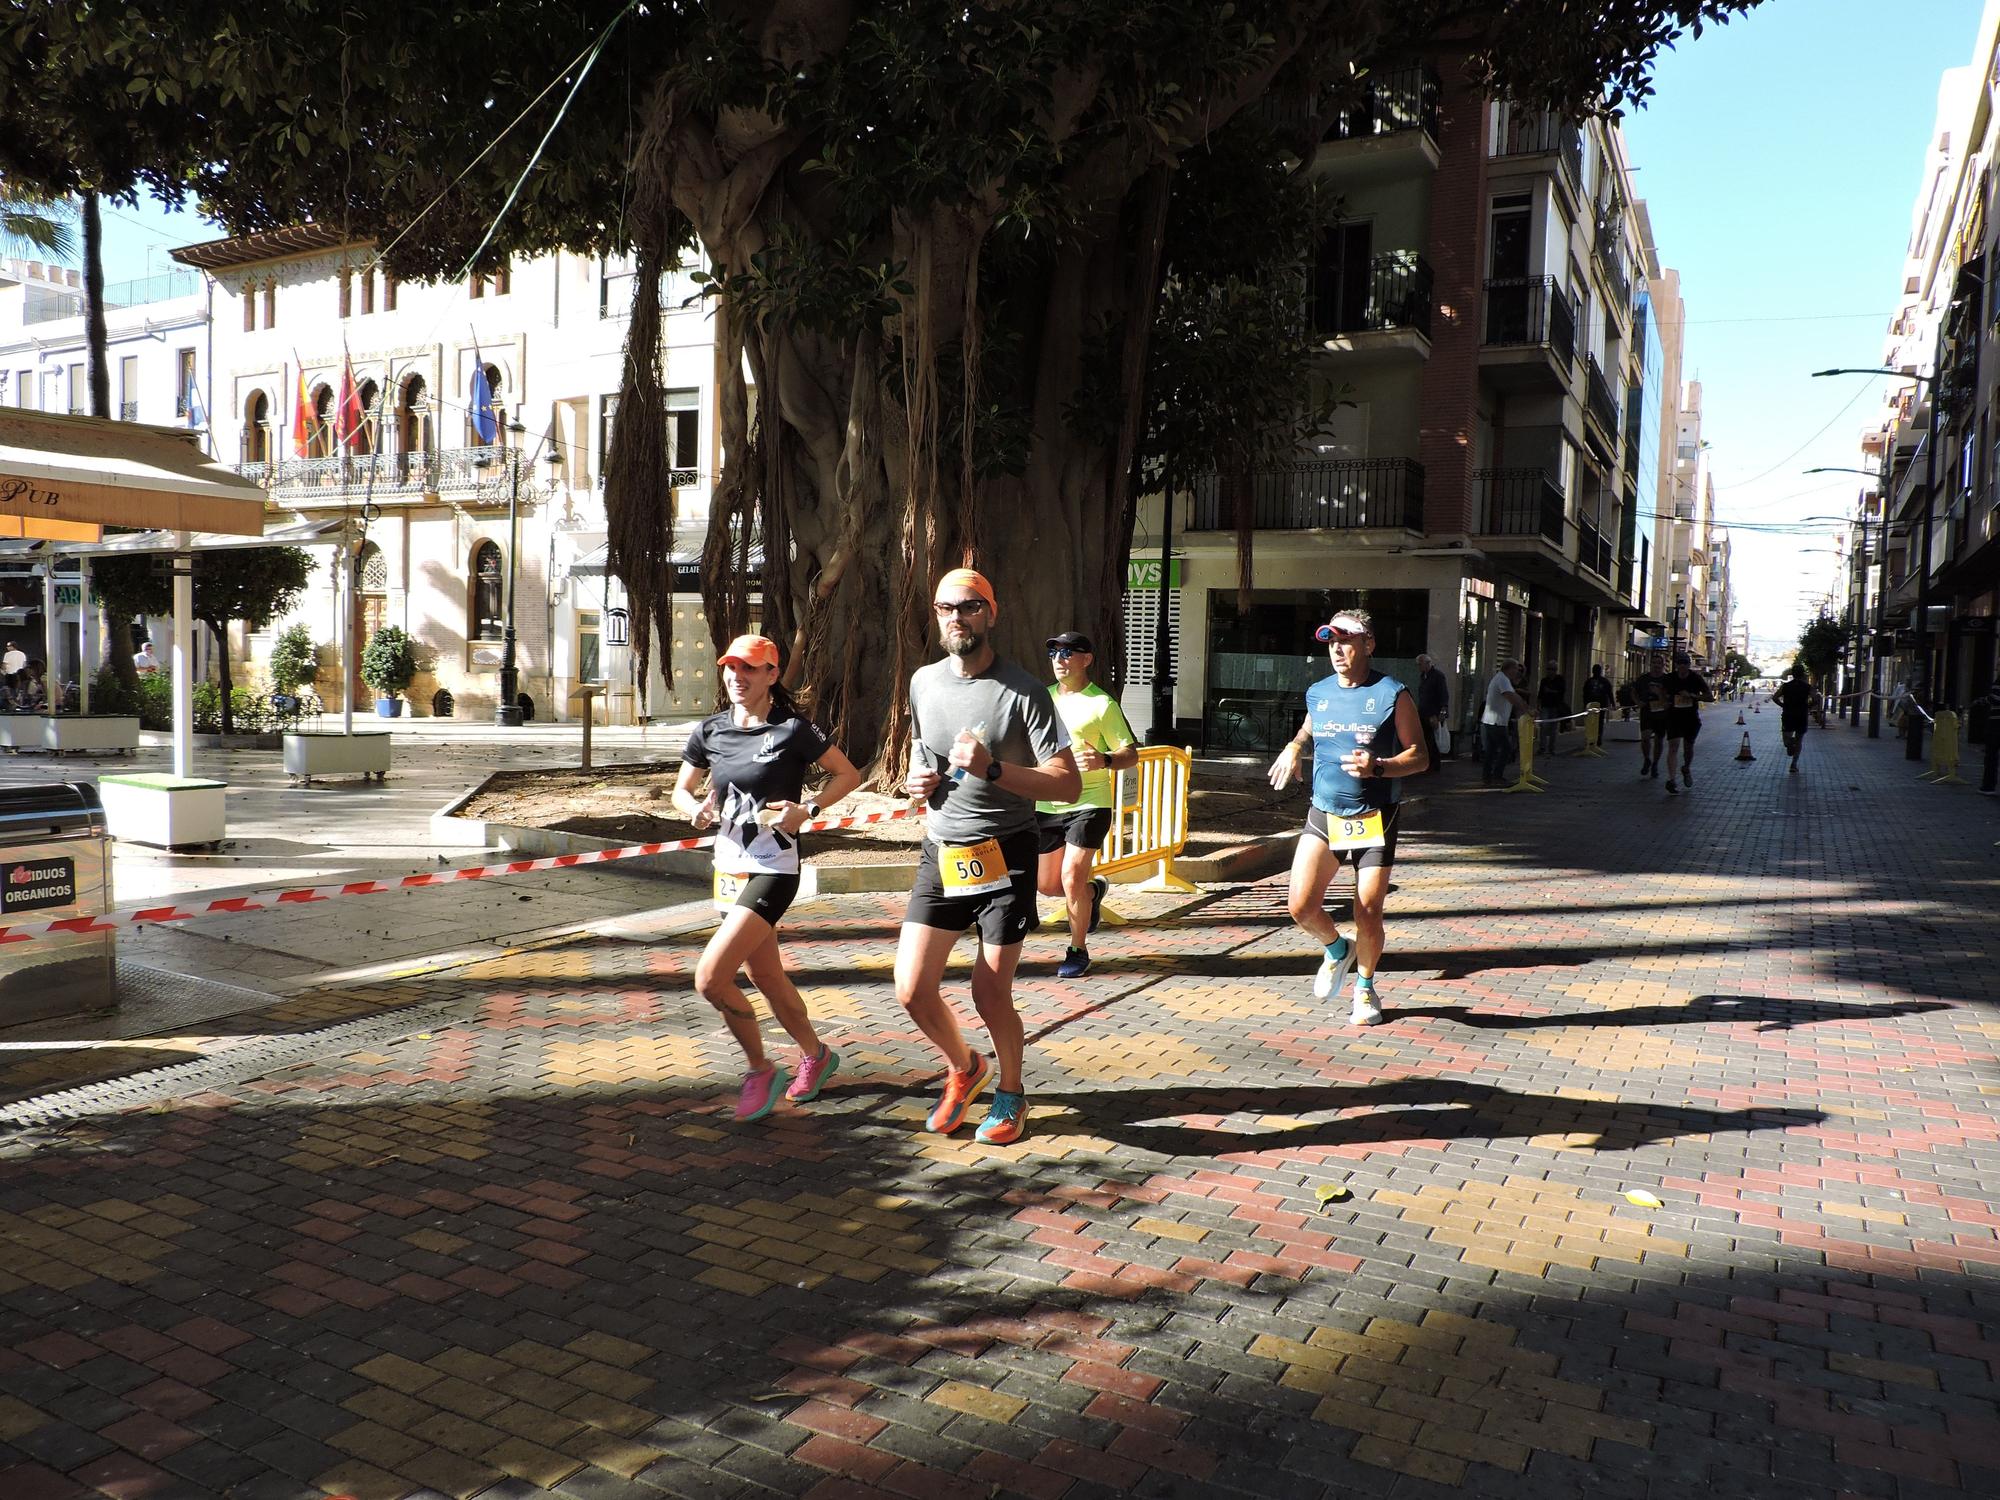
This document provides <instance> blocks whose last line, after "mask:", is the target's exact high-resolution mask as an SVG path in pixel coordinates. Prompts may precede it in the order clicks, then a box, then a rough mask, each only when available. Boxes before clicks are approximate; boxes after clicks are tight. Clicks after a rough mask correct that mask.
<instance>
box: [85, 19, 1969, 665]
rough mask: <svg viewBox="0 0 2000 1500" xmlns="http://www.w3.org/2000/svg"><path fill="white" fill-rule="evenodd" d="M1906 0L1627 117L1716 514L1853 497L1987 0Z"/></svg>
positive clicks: (1774, 593) (1692, 48)
mask: <svg viewBox="0 0 2000 1500" xmlns="http://www.w3.org/2000/svg"><path fill="white" fill-rule="evenodd" d="M1918 9H1919V10H1920V13H1921V15H1922V24H1915V23H1910V22H1907V21H1897V22H1893V23H1892V22H1891V21H1890V19H1889V16H1890V15H1891V8H1888V7H1885V6H1884V4H1883V3H1882V0H1765V3H1764V4H1763V5H1762V6H1760V7H1758V8H1757V9H1756V10H1753V11H1751V12H1750V13H1749V14H1748V15H1746V16H1742V17H1739V18H1738V19H1736V20H1735V21H1732V22H1731V23H1730V24H1729V25H1727V26H1720V27H1715V28H1713V29H1711V30H1709V31H1708V32H1706V34H1704V35H1703V36H1702V37H1701V38H1700V39H1699V40H1692V39H1687V38H1683V39H1682V42H1681V45H1680V46H1679V47H1678V48H1676V49H1675V50H1674V51H1672V52H1670V53H1668V54H1667V55H1666V56H1665V57H1663V58H1662V59H1661V61H1660V63H1659V66H1658V68H1657V70H1656V72H1655V79H1656V89H1655V93H1654V97H1653V101H1652V103H1651V104H1650V105H1649V106H1648V107H1647V108H1646V109H1644V110H1642V111H1639V112H1637V113H1635V114H1633V115H1631V116H1630V117H1629V118H1628V119H1627V120H1626V122H1625V130H1626V139H1627V144H1628V147H1629V150H1630V155H1631V160H1632V164H1633V166H1634V167H1635V168H1637V173H1636V176H1635V177H1634V180H1633V182H1634V191H1635V192H1636V193H1637V194H1638V195H1639V196H1641V197H1643V198H1645V199H1646V200H1647V204H1648V206H1649V208H1650V211H1651V213H1652V220H1653V231H1654V236H1655V238H1656V240H1657V241H1658V244H1659V249H1660V254H1661V257H1662V259H1663V260H1664V261H1665V263H1666V264H1668V265H1670V266H1673V267H1674V268H1675V269H1677V270H1678V271H1679V272H1680V273H1681V289H1682V295H1683V296H1684V297H1685V298H1686V300H1687V308H1688V327H1687V336H1686V374H1687V376H1688V378H1690V379H1699V380H1700V381H1701V382H1702V386H1703V392H1704V403H1703V404H1704V406H1705V407H1706V409H1707V425H1706V429H1705V436H1706V437H1707V439H1708V440H1709V441H1710V442H1711V443H1713V444H1714V449H1713V452H1712V454H1711V459H1712V462H1713V464H1714V469H1715V476H1716V496H1717V514H1718V515H1719V516H1720V517H1721V518H1722V519H1724V520H1725V521H1729V520H1735V521H1751V522H1768V521H1786V520H1794V519H1797V518H1800V517H1804V516H1807V515H1813V514H1835V513H1845V512H1847V511H1849V510H1850V509H1851V507H1852V504H1853V497H1854V494H1855V485H1858V484H1859V483H1860V482H1861V481H1860V478H1859V476H1840V475H1815V476H1808V475H1806V474H1804V473H1803V472H1802V471H1803V470H1805V469H1807V468H1810V467H1812V466H1814V465H1816V464H1855V463H1858V462H1860V454H1859V450H1858V448H1857V438H1858V435H1859V433H1860V431H1861V428H1862V425H1863V423H1864V422H1865V421H1866V420H1867V419H1868V418H1870V417H1871V416H1872V415H1873V413H1874V412H1875V410H1876V408H1877V406H1878V400H1879V392H1880V389H1881V385H1882V382H1880V381H1871V380H1868V379H1866V378H1864V377H1861V376H1841V377H1837V378H1834V379H1828V380H1814V379H1811V378H1810V372H1811V371H1813V370H1817V369H1823V368H1826V367H1828V366H1832V365H1872V364H1875V363H1876V362H1877V361H1878V360H1879V359H1880V358H1881V345H1882V335H1883V331H1884V329H1885V327H1886V325H1887V323H1888V319H1889V314H1890V312H1891V310H1892V308H1893V305H1894V302H1895V299H1896V295H1897V290H1898V286H1899V284H1900V282H1901V279H1902V271H1903V250H1904V245H1905V242H1906V240H1907V239H1908V236H1909V228H1910V212H1911V205H1912V202H1913V200H1914V197H1915V194H1916V188H1917V179H1918V175H1919V172H1920V170H1921V168H1922V164H1923V153H1924V146H1925V141H1926V138H1927V136H1928V134H1929V131H1930V127H1931V122H1932V119H1933V115H1934V112H1935V109H1936V103H1937V85H1938V75H1939V74H1940V73H1942V72H1943V71H1944V69H1946V68H1949V67H1956V66H1959V65H1962V64H1964V63H1966V62H1967V61H1969V60H1970V58H1971V54H1972V47H1973V42H1974V38H1975V35H1976V32H1977V29H1978V23H1979V11H1980V0H1922V4H1921V6H1920V7H1919V8H1918ZM112 212H113V216H112V217H110V218H109V219H107V221H106V234H105V240H106V251H107V254H106V275H107V277H108V278H109V279H111V280H113V281H117V280H123V279H126V278H129V277H138V276H144V275H147V274H150V273H151V272H155V271H160V270H164V269H167V268H168V266H169V265H170V262H168V261H167V259H166V251H167V250H168V249H169V248H171V247H172V246H174V245H180V244H187V243H190V242H192V241H196V240H201V239H206V238H210V237H212V236H214V235H215V234H216V233H218V232H219V231H217V230H216V229H214V228H213V227H212V226H210V225H207V224H205V223H203V222H202V221H201V220H200V219H199V218H198V217H197V216H195V215H194V214H192V213H185V212H184V213H170V212H168V211H167V210H164V209H162V208H160V207H159V206H158V205H156V204H150V203H147V204H141V205H139V206H138V207H137V208H132V209H116V210H113V211H112ZM1843 408H1844V409H1843ZM1850 480H1852V483H1850V482H1849V481H1850ZM1827 535H1830V533H1827ZM1733 536H1734V545H1735V557H1736V562H1735V570H1734V578H1735V585H1736V595H1737V599H1738V610H1737V619H1738V620H1739V621H1742V620H1745V619H1747V620H1748V621H1749V623H1750V628H1751V631H1752V633H1753V635H1755V636H1759V637H1764V638H1769V639H1774V640H1777V641H1781V642H1784V641H1790V640H1791V639H1793V638H1795V636H1796V634H1797V631H1798V627H1799V625H1800V624H1801V623H1802V622H1803V619H1804V617H1805V612H1806V610H1807V607H1808V606H1807V603H1806V601H1805V600H1803V599H1802V598H1801V597H1800V596H1801V593H1802V591H1807V590H1814V591H1817V590H1821V589H1824V588H1825V587H1826V584H1827V581H1828V578H1829V576H1830V574H1831V571H1832V568H1833V566H1834V558H1833V557H1832V556H1831V555H1830V554H1829V553H1825V552H1815V551H1809V550H1805V549H1809V548H1818V547H1828V546H1831V545H1832V544H1831V542H1830V541H1829V540H1827V539H1826V538H1825V536H1821V537H1801V536H1782V537H1780V536H1770V535H1765V536H1759V535H1758V534H1756V533H1754V532H1751V531H1748V530H1741V529H1739V530H1737V531H1736V532H1735V533H1734V534H1733Z"/></svg>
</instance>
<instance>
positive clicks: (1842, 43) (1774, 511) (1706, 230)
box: [1625, 0, 1980, 640]
mask: <svg viewBox="0 0 2000 1500" xmlns="http://www.w3.org/2000/svg"><path fill="white" fill-rule="evenodd" d="M1979 12H1980V0H1923V3H1922V4H1921V5H1919V6H1915V7H1912V9H1911V11H1910V12H1909V13H1907V14H1906V15H1904V16H1903V17H1902V18H1901V19H1892V18H1893V17H1894V15H1895V8H1894V7H1890V6H1885V5H1884V4H1883V3H1882V0H1765V4H1763V5H1762V6H1760V7H1759V8H1758V9H1756V10H1753V11H1751V12H1750V13H1749V14H1748V15H1746V16H1742V17H1739V18H1738V19H1736V20H1734V21H1732V22H1731V23H1730V24H1729V25H1727V26H1722V27H1717V28H1715V29H1713V30H1710V31H1707V32H1705V33H1704V34H1703V35H1702V37H1701V38H1700V39H1699V40H1690V39H1687V38H1683V39H1682V42H1681V45H1680V46H1679V47H1678V48H1677V49H1676V50H1675V51H1673V52H1672V53H1670V54H1668V55H1667V56H1666V57H1664V58H1663V59H1662V60H1661V62H1660V64H1659V67H1658V68H1657V69H1656V70H1655V73H1654V79H1655V94H1654V98H1653V101H1652V103H1651V104H1650V105H1649V106H1648V107H1647V108H1646V109H1645V110H1643V111H1641V112H1638V113H1636V114H1634V115H1632V116H1630V117H1629V118H1628V119H1627V120H1626V122H1625V137H1626V144H1627V147H1628V149H1629V152H1630V155H1631V160H1632V164H1633V166H1634V167H1636V168H1638V171H1637V174H1636V175H1635V177H1634V178H1633V191H1634V192H1635V193H1636V194H1637V195H1638V196H1640V197H1642V198H1644V199H1645V200H1646V201H1647V205H1648V209H1649V211H1650V213H1651V215H1652V220H1653V234H1654V238H1655V240H1656V241H1657V243H1658V245H1659V251H1660V258H1661V260H1662V261H1663V262H1664V263H1665V264H1667V265H1670V266H1673V267H1674V268H1676V269H1677V270H1678V271H1679V272H1680V273H1681V294H1682V296H1683V297H1684V298H1685V299H1686V301H1687V318H1688V327H1687V337H1686V355H1685V365H1686V368H1685V374H1686V376H1687V378H1689V379H1699V380H1700V381H1701V383H1702V405H1703V407H1704V411H1705V417H1704V430H1703V436H1704V437H1705V438H1706V439H1707V440H1708V441H1709V442H1711V443H1713V444H1714V445H1715V446H1714V450H1713V452H1712V453H1711V454H1710V459H1711V462H1712V464H1713V466H1714V472H1715V481H1716V513H1717V515H1718V516H1719V517H1721V518H1722V519H1724V520H1738V521H1756V522H1765V521H1781V520H1791V519H1796V518H1798V517H1802V516H1806V515H1813V514H1839V513H1846V512H1848V511H1850V510H1851V509H1852V506H1853V501H1854V496H1855V495H1856V493H1858V490H1857V486H1859V485H1861V484H1862V483H1864V482H1865V481H1863V480H1862V479H1861V477H1860V476H1859V475H1839V474H1822V475H1807V474H1805V473H1803V472H1802V471H1803V470H1805V469H1807V468H1810V467H1813V466H1814V465H1820V464H1859V463H1861V462H1862V459H1861V456H1860V453H1859V449H1858V447H1857V441H1858V437H1859V434H1860V431H1861V428H1862V426H1863V425H1864V423H1865V422H1867V421H1868V420H1869V419H1871V418H1872V417H1873V416H1874V415H1875V414H1876V412H1877V410H1878V409H1879V404H1880V393H1881V390H1882V387H1883V384H1884V382H1882V381H1880V380H1870V379H1868V378H1866V377H1863V376H1858V375H1845V376H1836V377H1832V378H1829V379H1825V380H1814V379H1812V378H1811V372H1812V371H1814V370H1819V369H1826V368H1828V367H1831V366H1835V365H1874V364H1877V363H1879V362H1880V360H1881V358H1882V336H1883V333H1884V330H1885V328H1886V326H1887V324H1888V321H1889V315H1890V313H1891V312H1892V310H1893V308H1894V304H1895V301H1896V297H1897V293H1898V292H1899V290H1900V288H1901V283H1902V276H1903V255H1904V250H1905V247H1906V244H1907V242H1908V239H1909V234H1910V217H1911V210H1912V207H1913V204H1914V201H1915V197H1916V190H1917V182H1918V178H1919V175H1920V173H1921V171H1922V167H1923V157H1924V149H1925V145H1926V143H1927V140H1928V137H1929V134H1930V128H1931V124H1932V121H1933V119H1934V118H1935V113H1936V108H1937V87H1938V78H1939V75H1940V74H1941V73H1942V72H1943V71H1944V70H1945V69H1946V68H1951V67H1957V66H1961V65H1963V64H1965V63H1967V62H1969V61H1970V60H1971V56H1972V48H1973V43H1974V40H1975V38H1976V35H1977V32H1978V27H1979ZM1913 15H1916V16H1921V23H1919V22H1918V21H1916V20H1913V19H1911V18H1910V17H1911V16H1913ZM1850 400H1851V401H1852V402H1853V404H1852V405H1848V404H1847V403H1848V402H1849V401H1850ZM1843 407H1845V408H1846V409H1845V411H1843V410H1842V408H1843ZM1822 428H1824V429H1825V430H1824V431H1821V429H1822ZM1815 434H1818V435H1817V436H1815ZM1821 486H1824V488H1820V487H1821ZM1732 543H1733V547H1734V551H1735V560H1734V567H1733V570H1732V577H1733V580H1734V584H1735V591H1736V597H1737V601H1738V604H1737V613H1736V618H1737V620H1738V621H1739V622H1740V621H1742V620H1744V619H1746V618H1747V619H1748V620H1749V623H1750V629H1751V633H1752V634H1753V636H1758V637H1767V638H1776V639H1779V640H1791V639H1794V638H1796V635H1797V632H1798V628H1799V625H1800V624H1802V623H1803V621H1804V618H1805V615H1806V610H1807V608H1808V605H1807V601H1805V600H1803V599H1801V598H1800V597H1799V595H1800V592H1801V591H1802V590H1820V589H1823V588H1824V587H1825V586H1826V583H1827V579H1828V577H1829V574H1830V572H1831V570H1832V568H1833V565H1834V561H1835V559H1834V558H1833V557H1832V556H1830V555H1827V554H1825V553H1820V552H1810V551H1805V550H1803V549H1806V548H1817V547H1827V546H1831V545H1832V544H1831V542H1829V541H1826V540H1823V539H1821V538H1816V537H1800V536H1787V537H1776V536H1758V535H1756V534H1755V533H1753V532H1750V531H1746V530H1741V529H1739V530H1737V531H1735V532H1734V533H1732Z"/></svg>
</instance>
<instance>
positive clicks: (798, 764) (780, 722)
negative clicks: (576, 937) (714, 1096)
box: [674, 635, 861, 1120]
mask: <svg viewBox="0 0 2000 1500" xmlns="http://www.w3.org/2000/svg"><path fill="white" fill-rule="evenodd" d="M717 665H719V666H720V667H721V668H722V680H723V683H724V685H725V687H726V688H727V689H728V692H729V707H728V709H726V710H725V711H724V712H722V713H719V714H712V715H710V716H709V717H708V718H706V719H703V720H702V721H701V723H699V724H697V725H696V726H695V728H694V733H693V734H691V735H689V736H688V742H687V748H686V749H685V750H684V751H683V752H682V757H681V773H680V777H679V779H678V780H677V781H676V782H675V784H674V806H675V808H676V809H678V810H679V811H680V812H681V814H682V815H683V816H685V817H686V818H687V819H688V820H689V821H690V822H691V823H693V824H694V826H695V827H696V828H698V829H700V828H708V827H710V826H713V827H714V828H715V830H716V833H715V893H716V905H717V906H718V907H721V908H723V910H724V915H723V918H722V925H721V926H720V927H718V928H717V929H716V931H715V936H714V937H712V938H710V939H709V940H708V946H707V947H706V948H705V949H703V950H702V955H701V960H700V962H699V963H698V964H696V966H695V971H694V987H695V990H696V991H697V992H698V993H699V994H700V995H701V997H702V999H704V1000H706V1001H707V1002H708V1003H709V1004H710V1005H713V1006H714V1007H715V1008H716V1009H717V1010H719V1011H720V1012H722V1019H723V1022H724V1023H725V1024H726V1025H727V1026H728V1027H729V1033H730V1035H731V1036H733V1037H735V1038H736V1043H737V1045H738V1046H740V1047H741V1048H742V1049H743V1056H744V1058H745V1060H746V1061H747V1062H748V1063H749V1065H750V1067H749V1071H748V1072H747V1073H745V1074H744V1075H743V1087H742V1090H741V1092H740V1093H739V1094H738V1095H737V1099H736V1118H737V1119H739V1120H761V1119H762V1118H763V1117H764V1116H765V1115H768V1114H769V1113H770V1112H771V1107H772V1106H773V1105H774V1104H776V1103H777V1102H778V1090H779V1089H781V1088H785V1083H786V1078H787V1075H786V1073H785V1072H784V1071H783V1070H782V1069H780V1068H778V1067H777V1066H775V1065H774V1064H773V1063H772V1062H771V1060H770V1059H769V1058H768V1057H766V1056H765V1054H764V1037H763V1032H762V1030H761V1029H760V1028H759V1026H758V1024H757V1012H756V1011H755V1010H754V1009H752V1008H751V1005H750V1002H749V1000H748V999H746V998H745V997H744V994H743V991H742V990H741V989H740V988H738V987H737V983H736V973H737V970H739V969H744V970H747V971H748V972H749V975H750V982H751V983H752V984H754V985H756V986H757V989H758V992H759V993H760V994H762V995H763V997H764V999H765V1000H766V1001H767V1002H768V1003H769V1004H770V1007H771V1014H772V1015H774V1016H776V1017H777V1018H778V1024H779V1025H780V1026H782V1027H784V1028H785V1030H786V1032H787V1033H788V1034H789V1035H790V1036H791V1038H792V1040H793V1041H795V1042H797V1043H798V1044H799V1066H798V1072H797V1075H796V1076H793V1077H792V1078H791V1087H789V1088H785V1097H786V1098H788V1099H791V1100H793V1101H795V1102H797V1103H801V1104H803V1103H805V1102H806V1101H807V1100H809V1099H813V1098H815V1097H817V1096H818V1094H819V1091H820V1089H821V1088H822V1087H823V1086H824V1085H825V1083H826V1081H827V1079H829V1078H830V1077H832V1076H833V1073H834V1070H835V1069H837V1068H838V1067H839V1066H840V1055H839V1054H838V1053H837V1052H835V1051H834V1050H833V1049H832V1048H831V1047H829V1046H827V1045H826V1044H825V1043H824V1042H822V1041H821V1040H820V1039H819V1033H818V1032H816V1031H814V1030H813V1025H812V1021H811V1019H810V1018H809V1017H808V1016H807V1015H806V1005H805V1001H804V1000H803V999H802V998H800V995H799V992H798V987H797V986H796V985H794V984H793V983H792V981H791V979H790V977H789V976H787V975H786V973H785V964H784V960H783V958H782V957H781V956H780V955H779V952H778V933H777V926H778V922H779V920H780V919H781V918H782V917H783V916H784V914H785V911H786V909H787V908H788V907H789V906H790V905H791V904H792V898H793V897H794V896H796V895H797V894H798V890H799V827H800V825H801V824H803V823H805V822H807V821H809V820H810V819H813V818H817V817H818V816H819V815H820V813H821V811H822V810H823V808H824V807H831V806H832V805H833V804H834V803H836V802H838V801H839V800H840V799H841V798H842V797H845V796H846V795H847V794H848V793H849V792H851V791H853V790H854V789H855V787H857V786H859V785H860V784H861V773H860V772H859V771H857V770H855V769H854V764H853V762H851V761H850V760H848V758H847V757H846V756H845V755H844V754H842V753H841V751H840V748H839V747H838V746H836V745H833V744H831V743H829V742H828V740H827V738H826V736H825V735H823V734H821V733H820V732H819V729H818V727H817V726H816V725H815V724H814V723H813V722H812V720H810V719H808V718H806V717H805V715H803V714H801V713H800V712H798V709H797V707H796V706H795V705H794V704H793V702H792V699H791V695H790V694H789V693H788V692H786V691H785V689H784V687H783V686H782V685H780V683H779V682H778V646H777V643H776V642H775V641H772V640H769V639H768V638H766V637H764V636H761V635H739V636H738V637H737V638H736V639H735V640H733V641H731V642H730V643H729V649H728V650H727V651H725V652H723V653H722V656H721V658H720V660H719V661H718V663H717ZM815 766H817V767H818V768H819V769H820V770H822V771H825V772H826V773H827V778H828V779H827V783H826V785H825V786H824V787H823V788H821V790H820V799H821V800H820V801H818V802H805V801H801V800H800V799H801V798H803V797H804V796H805V787H806V773H807V771H808V770H810V769H811V768H813V767H815ZM703 771H706V772H708V795H707V797H706V798H705V799H703V800H701V801H697V800H696V799H695V795H694V789H695V784H696V783H697V782H698V781H699V780H700V779H701V773H702V772H703Z"/></svg>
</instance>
